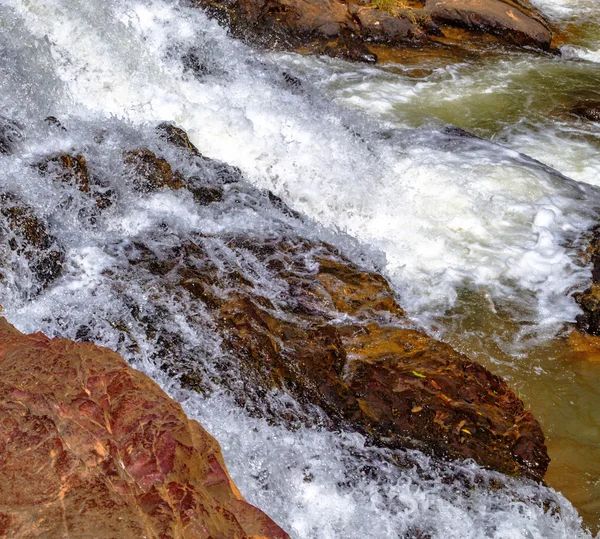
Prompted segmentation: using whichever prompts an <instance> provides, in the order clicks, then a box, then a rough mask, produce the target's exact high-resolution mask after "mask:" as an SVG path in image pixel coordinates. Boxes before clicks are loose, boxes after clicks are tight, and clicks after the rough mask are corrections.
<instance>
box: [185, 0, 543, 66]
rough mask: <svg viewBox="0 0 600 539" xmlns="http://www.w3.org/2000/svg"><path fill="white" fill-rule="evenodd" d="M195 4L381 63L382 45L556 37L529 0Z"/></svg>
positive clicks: (246, 25) (285, 38)
mask: <svg viewBox="0 0 600 539" xmlns="http://www.w3.org/2000/svg"><path fill="white" fill-rule="evenodd" d="M196 5H198V6H200V7H203V8H205V9H206V10H207V12H208V13H209V15H213V16H215V17H217V18H218V19H219V20H220V21H221V22H223V23H225V24H228V25H229V26H230V27H231V29H232V31H233V33H234V34H235V35H236V36H238V37H241V38H242V39H244V40H246V41H249V42H251V43H253V44H258V45H262V46H266V47H269V48H277V49H282V48H283V49H288V50H296V51H299V52H313V53H318V54H329V55H331V56H340V57H343V58H346V59H349V60H359V61H376V60H377V56H376V54H377V53H378V51H381V44H383V45H385V46H387V48H388V49H389V50H388V51H386V52H385V54H384V55H385V56H386V59H389V57H390V51H393V50H394V49H400V50H402V49H406V48H407V47H408V48H415V47H418V48H432V47H433V48H435V47H436V46H440V45H446V46H448V45H449V46H452V47H457V48H460V47H462V46H463V45H467V48H473V47H475V48H479V49H485V48H489V47H490V46H495V45H497V44H499V43H506V44H510V45H516V46H527V47H533V48H536V49H539V50H548V49H549V47H550V42H551V39H552V33H551V31H550V29H549V27H548V24H547V23H546V21H545V20H544V18H543V16H542V15H541V13H540V12H539V11H538V10H537V9H536V8H534V7H533V6H532V5H531V4H530V3H529V2H527V1H526V0H374V1H371V2H361V1H359V0H350V1H348V2H344V1H342V0H325V1H324V0H268V1H267V0H243V1H242V0H217V1H213V0H210V1H209V0H196ZM458 30H466V33H465V32H460V31H458ZM375 44H378V47H373V45H375ZM392 57H393V53H392ZM398 57H399V58H401V57H402V54H399V55H398Z"/></svg>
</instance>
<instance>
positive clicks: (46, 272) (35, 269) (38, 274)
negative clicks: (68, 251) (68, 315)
mask: <svg viewBox="0 0 600 539" xmlns="http://www.w3.org/2000/svg"><path fill="white" fill-rule="evenodd" d="M0 214H1V215H2V218H3V223H2V225H1V226H0V233H1V235H2V237H1V240H2V243H3V249H2V251H3V252H2V266H4V267H7V266H12V268H13V270H14V269H15V268H14V264H15V263H16V261H15V260H13V259H12V257H11V256H10V254H9V253H14V254H15V255H17V256H19V257H23V258H24V259H25V260H26V261H27V263H28V267H29V270H30V271H31V273H32V274H33V276H34V277H35V279H34V280H35V282H34V283H30V284H29V288H30V291H33V292H36V291H38V290H41V289H43V288H45V287H46V286H48V284H49V283H50V282H52V281H53V280H55V279H56V278H57V277H58V276H59V275H60V274H61V272H62V267H63V262H64V253H63V252H62V249H61V248H60V246H59V245H58V243H57V241H56V239H55V238H54V237H53V236H52V235H51V234H50V233H49V232H48V227H47V225H46V223H45V222H44V221H43V220H41V219H40V218H38V217H37V216H36V215H35V212H34V210H33V209H32V208H31V207H29V206H27V205H26V204H24V203H23V202H22V201H21V200H19V198H18V197H17V196H15V195H13V194H11V193H4V194H2V195H0ZM25 280H26V281H27V280H28V279H25Z"/></svg>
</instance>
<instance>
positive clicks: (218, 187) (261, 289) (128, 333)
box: [13, 124, 548, 503]
mask: <svg viewBox="0 0 600 539" xmlns="http://www.w3.org/2000/svg"><path fill="white" fill-rule="evenodd" d="M159 132H160V133H161V136H162V138H163V139H164V143H165V144H168V145H170V146H172V147H173V148H171V151H175V150H174V149H175V148H177V149H178V150H177V151H180V152H182V156H181V157H182V158H183V159H188V160H189V165H190V168H189V169H186V170H188V172H189V171H190V170H194V171H196V172H197V173H194V175H192V174H191V173H189V174H190V175H189V177H185V178H184V177H183V176H182V175H180V174H179V173H178V172H174V171H173V167H172V166H171V165H170V163H169V162H168V161H167V160H166V159H165V158H163V157H159V156H158V155H157V154H155V153H154V152H152V151H150V150H148V149H140V150H134V151H128V152H126V153H125V167H126V173H127V179H128V180H129V181H131V182H132V183H133V185H134V186H135V188H136V189H138V190H140V191H143V192H149V191H152V190H155V189H159V188H160V189H188V190H190V191H191V192H192V194H193V195H194V197H195V198H196V200H197V202H199V203H201V204H213V205H214V206H213V211H214V216H215V222H216V223H217V222H218V220H219V219H220V218H222V217H223V215H225V216H226V220H228V221H229V220H232V219H236V220H238V219H242V220H243V219H249V220H250V221H253V220H254V218H255V217H257V218H259V220H258V221H259V222H260V224H257V225H256V226H257V227H258V228H257V229H256V230H255V232H252V233H251V232H247V233H243V232H235V233H234V232H231V231H229V232H225V231H224V230H230V229H229V228H228V227H227V226H225V227H224V228H223V227H222V226H221V225H218V226H215V227H210V228H208V229H206V230H204V231H203V232H202V233H198V232H196V233H186V232H182V231H174V230H170V228H169V225H168V224H164V225H159V226H157V227H156V228H155V229H149V230H145V229H144V230H141V231H140V232H138V233H137V235H136V236H135V237H131V238H127V239H126V240H123V241H120V240H119V241H117V242H116V244H115V245H105V246H104V249H105V252H106V254H107V255H108V256H111V255H114V256H112V258H113V259H114V260H119V262H118V264H119V267H118V268H115V270H114V271H112V270H111V268H106V269H105V270H104V271H103V278H105V279H107V280H108V281H107V283H106V286H110V287H112V289H113V292H114V294H115V296H114V297H115V298H118V301H119V302H122V303H120V305H121V307H122V308H121V310H120V314H119V316H120V317H121V319H117V320H110V321H109V322H108V323H109V324H110V326H111V328H113V329H114V330H115V331H117V332H119V335H120V337H119V339H118V340H119V343H121V342H122V343H123V349H124V350H126V351H130V350H133V351H135V350H139V349H141V348H142V346H143V343H139V344H138V342H137V341H136V339H138V338H140V335H143V336H145V339H146V341H145V342H146V348H145V349H148V350H153V352H152V354H153V355H152V357H151V358H150V359H152V360H153V361H155V362H156V363H157V364H158V365H159V367H160V368H162V369H163V370H165V372H167V373H168V374H169V375H172V376H178V377H179V380H180V382H182V383H183V384H185V385H187V386H188V387H191V388H193V389H195V390H197V391H200V392H202V393H210V392H211V391H213V390H214V389H215V388H217V389H218V390H219V391H223V390H226V391H228V392H229V393H230V394H231V395H232V397H233V398H234V399H235V400H236V401H237V402H238V404H239V405H240V406H243V407H245V408H246V410H247V411H248V412H249V413H251V414H253V415H259V416H263V417H266V418H268V420H269V421H274V422H280V423H282V424H285V425H287V426H288V427H289V428H297V427H300V426H302V425H320V426H323V427H326V428H329V429H333V430H335V429H350V430H355V431H358V432H360V433H363V434H364V435H365V436H366V437H367V439H368V440H369V442H370V443H373V444H377V445H380V446H383V447H390V448H400V447H401V448H418V449H421V450H423V451H425V452H428V453H430V454H433V455H436V456H438V457H441V458H452V459H464V458H473V459H474V460H475V461H477V462H478V463H480V464H481V465H483V466H486V467H489V468H493V469H496V470H500V471H502V472H505V473H509V474H512V475H520V476H525V477H531V478H534V479H541V478H542V477H543V475H544V472H545V470H546V467H547V464H548V456H547V453H546V448H545V445H544V436H543V433H542V431H541V428H540V426H539V424H538V423H537V421H536V420H535V419H534V418H533V416H532V415H531V414H530V413H529V412H527V411H525V410H524V407H523V403H522V402H521V401H520V400H519V399H518V398H517V397H516V395H515V394H514V392H513V391H511V390H510V389H509V388H508V387H507V386H506V384H505V383H504V381H502V380H501V379H500V378H498V377H496V376H494V375H493V374H491V373H490V372H489V371H487V370H485V369H484V368H483V367H481V366H479V365H477V364H474V363H472V362H470V361H468V360H467V358H465V357H464V356H462V355H460V354H458V353H457V352H456V351H454V350H453V349H452V348H451V347H450V346H448V345H446V344H443V343H440V342H437V341H436V340H434V339H432V338H431V337H429V336H427V335H426V334H425V333H423V332H422V331H420V330H419V329H418V328H415V327H414V326H413V325H412V324H411V323H410V321H409V320H408V319H407V317H406V316H405V314H404V312H403V310H402V308H401V307H400V305H399V303H398V300H397V298H396V297H395V295H394V293H393V291H392V290H391V288H390V286H389V285H388V283H387V282H386V280H385V279H384V278H383V277H382V276H381V275H378V274H377V273H375V272H373V271H368V270H366V269H364V268H361V267H359V266H357V265H355V264H353V263H351V262H350V261H349V260H348V259H346V258H345V257H344V256H343V255H342V253H341V252H339V251H338V250H337V249H336V248H334V247H332V246H331V245H328V244H325V243H320V242H318V241H315V240H311V239H308V238H305V237H303V236H302V235H301V233H300V232H299V231H300V230H303V229H304V228H303V227H304V226H305V224H304V223H303V221H302V218H301V216H299V215H298V214H296V213H295V212H293V211H292V210H290V209H289V208H288V207H287V206H286V205H285V203H284V202H283V201H282V200H281V199H279V198H278V197H277V196H275V195H273V194H272V193H268V192H266V191H260V190H257V189H255V188H253V187H250V186H248V185H247V184H246V183H245V182H243V181H240V180H242V179H243V178H242V176H241V173H240V172H239V170H237V169H235V168H234V167H230V166H228V165H225V164H223V163H219V162H216V161H212V160H210V159H206V158H204V157H202V156H201V155H200V152H198V150H197V149H196V148H195V147H194V146H193V144H192V143H191V142H190V140H189V138H188V137H187V135H186V134H185V132H183V131H182V130H180V129H178V128H176V127H175V126H173V125H170V124H163V125H162V126H160V127H159ZM157 151H158V150H157ZM166 153H168V152H166ZM115 204H119V201H118V200H116V201H115ZM235 212H239V213H238V214H236V213H235ZM253 212H254V213H255V214H254V215H253ZM264 216H268V219H267V221H263V220H262V219H263V217H264ZM15 218H16V217H13V219H15ZM265 226H266V228H265ZM273 227H274V228H273ZM272 228H273V229H272ZM251 229H252V228H250V229H249V230H251ZM271 229H272V230H271ZM235 230H239V229H238V228H237V227H236V228H235ZM242 230H243V227H242ZM133 289H141V290H144V291H145V293H144V295H143V301H142V302H140V301H138V300H136V299H135V297H133V295H131V296H130V295H129V291H130V290H133ZM175 306H176V307H175ZM173 309H175V311H173ZM173 312H178V313H179V314H178V315H177V316H180V317H181V319H182V320H183V319H185V324H184V325H185V326H186V327H188V328H194V331H204V330H205V329H206V328H208V329H207V331H208V332H209V333H210V335H209V336H208V339H209V340H210V339H214V340H215V343H214V348H210V346H213V344H211V345H210V346H209V347H208V348H206V345H205V344H204V342H205V341H204V340H203V339H204V337H203V339H198V342H199V343H200V344H194V343H192V342H191V341H190V339H189V334H187V333H182V330H180V329H178V328H180V327H181V326H180V324H179V322H175V321H174V319H173V315H172V313H173ZM125 319H126V320H125ZM130 328H135V331H133V330H132V329H130ZM95 331H96V330H95V327H94V322H92V321H91V320H88V321H84V320H81V321H80V327H79V329H78V331H77V334H78V336H79V338H81V339H82V340H93V339H94V336H95ZM209 342H212V341H209ZM202 358H205V359H202ZM275 393H276V394H278V395H285V396H286V397H285V398H283V399H280V398H278V399H273V398H271V395H273V394H275ZM157 503H162V502H157Z"/></svg>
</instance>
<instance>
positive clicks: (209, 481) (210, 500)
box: [0, 318, 288, 539]
mask: <svg viewBox="0 0 600 539" xmlns="http://www.w3.org/2000/svg"><path fill="white" fill-rule="evenodd" d="M0 367H1V368H2V378H1V380H0V411H1V412H0V535H2V536H3V537H28V538H35V537H40V538H42V537H43V538H45V539H46V538H48V539H50V538H54V537H56V538H58V537H164V538H175V537H178V538H181V537H186V538H203V539H208V538H210V537H214V538H216V537H230V538H240V539H242V538H256V539H259V538H267V537H268V538H286V537H288V536H287V534H286V533H285V532H284V531H283V530H282V529H281V528H279V527H278V526H277V525H276V524H275V523H274V522H273V521H271V520H270V519H269V518H268V517H267V516H266V515H265V514H264V513H262V512H261V511H260V510H258V509H257V508H256V507H253V506H252V505H250V504H248V503H247V502H246V501H244V499H243V497H242V496H241V494H240V492H239V491H238V489H237V488H236V487H235V485H234V484H233V482H232V480H231V478H230V477H229V475H228V473H227V470H226V467H225V464H224V462H223V457H222V455H221V452H220V449H219V446H218V444H217V442H216V440H215V439H214V438H213V437H212V436H210V434H208V433H207V432H206V431H205V430H204V429H203V428H202V427H201V426H200V425H199V424H198V423H197V422H196V421H192V420H190V419H188V418H187V417H186V416H185V414H184V412H183V410H182V409H181V406H180V405H179V404H178V403H176V402H175V401H173V400H172V399H170V398H169V397H168V396H167V395H166V394H165V393H164V392H163V391H162V390H161V389H160V388H159V387H158V385H156V384H155V383H154V382H153V381H152V380H150V379H149V378H148V377H147V376H145V375H144V374H142V373H140V372H138V371H136V370H134V369H132V368H131V367H129V366H128V365H127V364H126V363H125V361H124V360H123V359H122V358H121V357H120V356H118V355H117V354H115V353H114V352H112V351H110V350H108V349H105V348H100V347H97V346H94V345H93V344H88V343H75V342H73V341H69V340H67V339H49V338H47V337H46V336H44V335H42V334H40V333H37V334H33V335H23V334H22V333H20V332H19V331H18V330H16V329H15V328H14V327H13V326H11V325H10V324H9V323H8V322H7V321H6V320H5V319H4V318H0Z"/></svg>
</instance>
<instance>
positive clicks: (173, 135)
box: [156, 122, 202, 157]
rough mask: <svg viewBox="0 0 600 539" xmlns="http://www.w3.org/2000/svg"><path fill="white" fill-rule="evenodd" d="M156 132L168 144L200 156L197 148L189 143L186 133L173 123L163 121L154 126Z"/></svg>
mask: <svg viewBox="0 0 600 539" xmlns="http://www.w3.org/2000/svg"><path fill="white" fill-rule="evenodd" d="M156 132H157V133H158V134H159V135H160V136H161V137H162V138H164V139H165V140H166V141H167V142H168V143H169V144H172V145H173V146H177V147H178V148H181V149H183V150H186V151H188V152H190V153H192V154H193V155H194V156H196V157H202V154H201V153H200V151H199V150H198V148H196V146H194V145H193V144H192V143H191V141H190V138H189V137H188V134H187V133H186V132H185V131H184V130H183V129H181V128H179V127H177V126H175V125H173V124H170V123H167V122H163V123H161V124H159V125H158V126H157V127H156Z"/></svg>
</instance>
